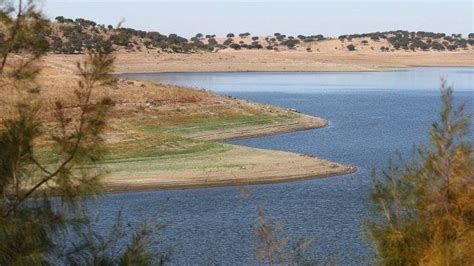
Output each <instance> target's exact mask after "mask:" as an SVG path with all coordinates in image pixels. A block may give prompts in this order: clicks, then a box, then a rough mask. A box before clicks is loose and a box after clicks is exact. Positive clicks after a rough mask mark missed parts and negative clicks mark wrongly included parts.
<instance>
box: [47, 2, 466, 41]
mask: <svg viewBox="0 0 474 266" xmlns="http://www.w3.org/2000/svg"><path fill="white" fill-rule="evenodd" d="M42 7H43V11H44V12H45V13H46V14H47V15H48V16H49V17H50V18H54V17H56V16H59V15H62V16H65V17H69V18H77V17H81V18H85V19H90V20H93V21H95V22H97V23H99V24H105V25H108V24H112V25H114V26H115V25H116V24H117V23H118V22H119V21H120V20H121V19H122V18H124V19H125V23H124V24H123V26H124V27H131V28H135V29H141V30H147V31H159V32H161V33H163V34H170V33H176V34H178V35H181V36H185V37H191V36H194V35H195V34H196V33H199V32H200V33H203V34H216V35H218V36H222V35H226V34H227V33H229V32H232V33H242V32H250V33H252V34H253V35H269V34H273V33H275V32H280V33H282V34H288V35H297V34H304V35H311V34H324V35H325V36H338V35H341V34H348V33H364V32H374V31H386V30H398V29H403V30H409V31H420V30H421V31H433V32H444V33H462V34H468V33H470V32H474V29H473V28H474V21H473V0H452V1H447V0H443V1H442V0H414V1H409V0H398V1H395V0H388V1H387V0H385V1H383V0H378V1H376V0H360V1H357V0H332V1H331V0H323V1H319V0H313V1H270V0H260V1H236V0H233V1H232V0H221V1H201V0H195V1H190V0H188V1H181V0H175V1H162V0H156V1H152V0H139V1H131V0H100V1H92V0H42Z"/></svg>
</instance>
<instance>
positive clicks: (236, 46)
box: [230, 43, 241, 50]
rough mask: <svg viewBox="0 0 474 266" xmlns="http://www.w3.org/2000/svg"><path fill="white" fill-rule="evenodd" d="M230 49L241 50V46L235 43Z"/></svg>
mask: <svg viewBox="0 0 474 266" xmlns="http://www.w3.org/2000/svg"><path fill="white" fill-rule="evenodd" d="M230 48H232V49H234V50H240V49H241V46H240V45H239V44H237V43H233V44H231V45H230Z"/></svg>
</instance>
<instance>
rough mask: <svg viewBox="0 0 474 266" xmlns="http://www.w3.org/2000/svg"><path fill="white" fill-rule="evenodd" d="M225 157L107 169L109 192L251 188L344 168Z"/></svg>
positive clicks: (251, 152) (236, 151) (282, 157)
mask: <svg viewBox="0 0 474 266" xmlns="http://www.w3.org/2000/svg"><path fill="white" fill-rule="evenodd" d="M228 146H229V148H230V149H228V150H227V151H226V152H223V153H220V154H217V155H216V154H213V155H203V156H197V157H195V156H193V157H185V158H179V159H177V158H143V160H138V159H135V160H133V161H123V162H120V163H114V164H107V165H106V167H107V169H109V171H110V174H109V175H107V176H106V177H105V178H104V179H103V183H104V186H105V190H106V191H108V192H110V191H137V190H153V189H176V188H190V187H209V186H225V185H235V186H241V185H249V184H263V183H274V182H285V181H295V180H302V179H308V178H317V177H328V176H334V175H343V174H348V173H352V172H354V171H355V168H354V167H351V166H346V165H342V164H338V163H334V162H330V161H326V160H322V159H318V158H313V157H309V156H305V155H300V154H295V153H289V152H281V151H271V150H263V149H254V148H247V147H241V146H235V145H228Z"/></svg>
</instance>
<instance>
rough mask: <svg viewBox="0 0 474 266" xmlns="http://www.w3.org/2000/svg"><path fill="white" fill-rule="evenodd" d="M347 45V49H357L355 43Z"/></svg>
mask: <svg viewBox="0 0 474 266" xmlns="http://www.w3.org/2000/svg"><path fill="white" fill-rule="evenodd" d="M346 47H347V50H349V51H355V50H356V48H355V46H354V45H353V44H349V45H348V46H346Z"/></svg>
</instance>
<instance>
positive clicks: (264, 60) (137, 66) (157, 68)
mask: <svg viewBox="0 0 474 266" xmlns="http://www.w3.org/2000/svg"><path fill="white" fill-rule="evenodd" d="M115 55H116V58H117V60H116V69H115V73H116V74H118V75H120V74H127V73H128V74H132V73H133V74H146V73H216V72H217V73H235V72H277V73H282V72H315V73H316V72H321V73H328V72H334V73H340V72H353V73H357V72H383V71H402V70H403V69H406V68H410V67H474V50H472V49H471V50H461V51H453V52H448V51H446V52H435V51H426V52H404V51H395V52H389V53H388V52H387V53H386V52H378V51H370V50H365V51H363V50H361V51H355V52H348V51H341V50H333V51H322V52H311V53H308V52H303V51H280V52H275V51H264V50H258V51H257V50H247V51H243V50H241V51H232V50H223V51H219V52H201V53H191V54H175V53H156V52H155V53H152V52H150V53H145V52H130V53H126V52H116V53H115ZM81 56H84V55H55V54H50V55H48V56H46V58H45V59H46V62H47V63H48V64H49V65H50V66H52V67H55V68H58V69H62V70H69V71H72V72H73V71H74V70H75V68H74V62H75V61H77V60H78V59H79V58H81Z"/></svg>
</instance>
